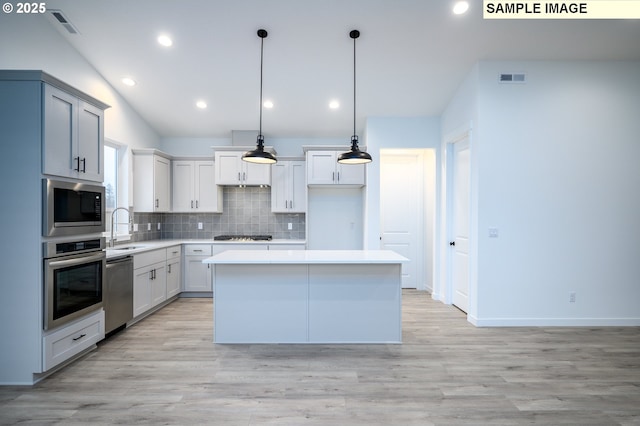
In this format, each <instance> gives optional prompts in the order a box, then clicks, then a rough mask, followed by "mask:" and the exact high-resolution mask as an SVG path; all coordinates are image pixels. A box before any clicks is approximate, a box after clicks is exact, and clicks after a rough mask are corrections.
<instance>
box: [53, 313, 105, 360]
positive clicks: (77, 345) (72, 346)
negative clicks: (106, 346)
mask: <svg viewBox="0 0 640 426" xmlns="http://www.w3.org/2000/svg"><path fill="white" fill-rule="evenodd" d="M102 339H104V311H103V310H102V309H100V310H99V311H96V312H95V313H94V314H91V315H88V316H87V317H85V318H83V319H81V320H79V321H76V322H74V323H72V324H71V325H69V326H66V327H62V328H60V329H58V330H54V331H52V332H51V333H49V334H47V335H45V336H44V337H43V338H42V340H43V345H42V347H43V352H44V354H43V358H42V359H43V365H42V368H43V371H47V370H49V369H51V368H53V367H55V366H56V365H58V364H60V363H62V362H64V361H66V360H68V359H69V358H71V357H73V356H75V355H77V354H79V353H81V352H82V351H84V350H86V349H89V348H91V347H92V346H93V345H95V344H96V343H98V342H99V341H100V340H102Z"/></svg>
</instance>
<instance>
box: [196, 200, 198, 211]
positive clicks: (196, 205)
mask: <svg viewBox="0 0 640 426" xmlns="http://www.w3.org/2000/svg"><path fill="white" fill-rule="evenodd" d="M197 208H198V200H196V209H197Z"/></svg>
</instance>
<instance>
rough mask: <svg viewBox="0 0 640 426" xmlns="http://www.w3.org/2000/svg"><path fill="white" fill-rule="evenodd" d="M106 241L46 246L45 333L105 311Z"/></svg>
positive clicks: (73, 242) (98, 240) (48, 243)
mask: <svg viewBox="0 0 640 426" xmlns="http://www.w3.org/2000/svg"><path fill="white" fill-rule="evenodd" d="M104 248H105V239H104V238H103V237H98V238H93V239H87V240H82V241H66V242H59V241H55V242H46V243H44V256H43V257H44V261H43V263H44V324H43V326H44V329H45V330H50V329H53V328H56V327H58V326H60V325H63V324H65V323H67V322H70V321H73V320H74V319H76V318H79V317H81V316H83V315H86V314H88V313H90V312H92V311H95V310H98V309H101V308H102V299H103V295H102V289H103V285H104V283H105V278H106V261H107V257H106V253H105V252H104Z"/></svg>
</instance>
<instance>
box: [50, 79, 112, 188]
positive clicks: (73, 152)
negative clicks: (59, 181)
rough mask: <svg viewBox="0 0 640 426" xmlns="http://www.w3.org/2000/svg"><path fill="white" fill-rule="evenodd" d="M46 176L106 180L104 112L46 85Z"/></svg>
mask: <svg viewBox="0 0 640 426" xmlns="http://www.w3.org/2000/svg"><path fill="white" fill-rule="evenodd" d="M43 94H44V110H43V123H44V132H43V134H44V141H43V142H44V143H43V150H44V159H43V173H44V174H47V175H54V176H63V177H69V178H75V179H83V180H90V181H95V182H102V181H103V180H104V157H103V147H104V110H103V109H102V108H99V107H96V106H94V105H92V104H90V103H88V102H86V101H85V100H83V99H81V98H79V97H77V96H75V95H73V94H70V93H68V92H66V91H63V90H61V89H58V88H57V87H54V86H52V85H50V84H47V83H44V84H43Z"/></svg>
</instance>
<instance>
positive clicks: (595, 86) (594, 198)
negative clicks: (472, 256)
mask: <svg viewBox="0 0 640 426" xmlns="http://www.w3.org/2000/svg"><path fill="white" fill-rule="evenodd" d="M520 71H523V72H525V73H526V74H527V83H526V84H520V85H516V84H512V85H506V84H499V83H497V76H498V74H499V73H500V72H520ZM477 78H478V96H477V105H478V115H477V122H476V123H475V124H474V130H473V134H474V137H473V147H472V150H474V153H473V155H475V156H476V160H477V164H476V166H477V176H476V179H477V180H476V185H477V186H476V189H475V192H476V193H475V194H474V196H475V197H477V208H476V209H475V211H472V216H473V217H475V220H476V221H477V283H476V285H477V312H476V314H475V315H470V320H471V321H472V322H474V323H476V324H478V325H545V324H552V325H598V324H604V325H606V324H624V325H628V324H633V325H640V305H639V304H638V303H637V302H638V300H640V278H639V277H640V262H638V253H639V252H638V246H637V242H638V241H639V240H640V226H638V218H640V191H639V190H638V188H640V168H639V167H638V158H640V144H639V143H638V135H639V134H640V120H638V117H640V62H518V63H509V62H482V63H480V64H479V66H478V70H477ZM464 115H465V114H460V116H464ZM466 115H469V114H468V113H467V114H466ZM470 115H473V113H471V114H470ZM452 116H453V114H451V115H447V114H445V115H443V123H444V122H447V123H451V118H452ZM450 125H452V124H447V126H450ZM489 227H497V228H499V238H491V239H490V238H488V233H487V231H488V228H489ZM570 292H575V293H576V302H575V303H570V302H569V293H570Z"/></svg>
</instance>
